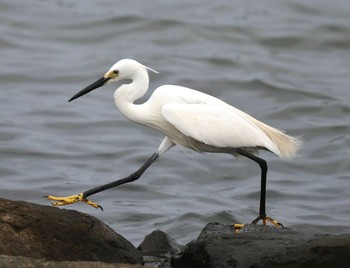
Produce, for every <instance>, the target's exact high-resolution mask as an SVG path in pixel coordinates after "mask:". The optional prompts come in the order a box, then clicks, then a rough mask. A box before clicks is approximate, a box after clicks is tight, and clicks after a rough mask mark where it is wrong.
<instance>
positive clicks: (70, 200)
mask: <svg viewBox="0 0 350 268" xmlns="http://www.w3.org/2000/svg"><path fill="white" fill-rule="evenodd" d="M44 198H47V199H49V200H53V201H57V202H53V203H51V204H52V205H53V206H55V207H56V206H65V205H70V204H74V203H77V202H84V203H86V204H88V205H90V206H92V207H94V208H99V209H101V210H102V211H103V208H102V207H101V206H100V205H99V204H97V203H94V202H92V201H90V200H88V199H86V198H85V197H84V194H83V193H80V194H76V195H71V196H66V197H58V196H52V195H48V196H44Z"/></svg>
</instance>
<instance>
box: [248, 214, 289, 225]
mask: <svg viewBox="0 0 350 268" xmlns="http://www.w3.org/2000/svg"><path fill="white" fill-rule="evenodd" d="M260 220H262V221H263V225H266V222H270V223H272V224H273V225H274V226H276V227H284V226H283V224H282V223H280V222H278V221H276V220H274V219H272V218H270V217H269V216H265V217H261V216H258V217H257V218H256V219H255V220H253V221H252V223H253V224H257V223H258V222H259V221H260Z"/></svg>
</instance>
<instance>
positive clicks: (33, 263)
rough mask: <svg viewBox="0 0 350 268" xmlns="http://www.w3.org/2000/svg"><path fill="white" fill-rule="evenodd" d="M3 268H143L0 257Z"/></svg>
mask: <svg viewBox="0 0 350 268" xmlns="http://www.w3.org/2000/svg"><path fill="white" fill-rule="evenodd" d="M0 267H1V268H14V267H16V268H81V267H84V268H142V267H144V266H143V265H140V264H125V263H116V264H112V263H105V262H92V261H59V262H55V261H48V260H44V259H33V258H29V257H22V256H6V255H0Z"/></svg>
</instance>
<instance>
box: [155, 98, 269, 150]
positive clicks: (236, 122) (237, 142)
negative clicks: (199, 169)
mask: <svg viewBox="0 0 350 268" xmlns="http://www.w3.org/2000/svg"><path fill="white" fill-rule="evenodd" d="M162 115H163V116H164V118H165V119H166V120H167V121H168V122H169V123H170V124H172V125H173V126H174V127H175V128H177V129H178V130H179V131H181V132H182V133H183V134H185V135H186V136H189V137H191V138H193V139H195V140H198V141H200V142H203V143H205V144H208V145H211V146H215V147H220V148H224V147H230V148H242V147H257V146H261V147H266V148H268V149H270V148H272V147H273V144H272V141H271V140H270V139H269V138H268V137H267V136H266V135H265V133H263V132H262V131H261V130H260V129H259V128H258V127H257V126H256V125H254V123H253V122H250V121H249V120H247V119H246V118H244V117H243V116H242V115H241V114H240V113H237V112H235V110H233V109H232V110H231V109H229V108H227V107H223V106H219V105H213V104H205V103H195V104H187V103H171V104H166V105H164V106H163V108H162Z"/></svg>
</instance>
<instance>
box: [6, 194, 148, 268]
mask: <svg viewBox="0 0 350 268" xmlns="http://www.w3.org/2000/svg"><path fill="white" fill-rule="evenodd" d="M0 254H2V255H11V256H25V257H30V258H37V259H45V260H52V261H101V262H107V263H132V264H135V263H143V258H142V255H141V253H140V252H139V251H138V250H137V249H136V248H135V247H134V246H133V245H132V244H131V243H130V242H129V241H127V240H126V239H125V238H124V237H122V236H121V235H119V234H117V233H115V232H114V231H113V230H112V229H111V228H110V227H108V226H107V225H105V224H104V223H102V222H101V221H99V220H98V219H96V218H95V217H93V216H90V215H87V214H84V213H81V212H78V211H74V210H66V209H58V208H54V207H50V206H42V205H37V204H32V203H27V202H22V201H10V200H5V199H0Z"/></svg>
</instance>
